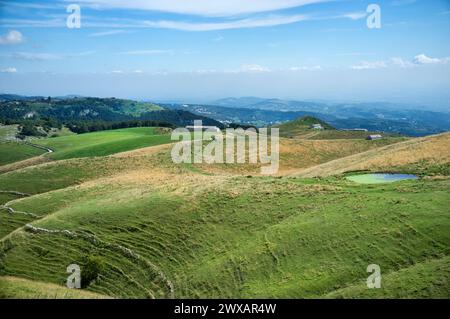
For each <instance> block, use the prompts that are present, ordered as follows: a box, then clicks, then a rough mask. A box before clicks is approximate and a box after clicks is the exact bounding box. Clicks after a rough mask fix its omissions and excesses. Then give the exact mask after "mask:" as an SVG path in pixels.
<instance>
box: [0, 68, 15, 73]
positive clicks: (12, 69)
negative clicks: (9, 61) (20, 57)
mask: <svg viewBox="0 0 450 319" xmlns="http://www.w3.org/2000/svg"><path fill="white" fill-rule="evenodd" d="M0 72H1V73H17V69H16V68H12V67H10V68H5V69H2V70H0Z"/></svg>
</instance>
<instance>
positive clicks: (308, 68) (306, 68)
mask: <svg viewBox="0 0 450 319" xmlns="http://www.w3.org/2000/svg"><path fill="white" fill-rule="evenodd" d="M320 70H322V67H321V66H320V65H315V66H293V67H291V68H289V71H320Z"/></svg>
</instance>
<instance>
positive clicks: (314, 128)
mask: <svg viewBox="0 0 450 319" xmlns="http://www.w3.org/2000/svg"><path fill="white" fill-rule="evenodd" d="M310 128H312V129H313V130H323V126H322V124H313V125H311V126H310Z"/></svg>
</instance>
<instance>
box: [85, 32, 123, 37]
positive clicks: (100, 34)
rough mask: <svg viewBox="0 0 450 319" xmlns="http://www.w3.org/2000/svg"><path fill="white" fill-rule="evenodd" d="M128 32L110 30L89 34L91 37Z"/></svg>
mask: <svg viewBox="0 0 450 319" xmlns="http://www.w3.org/2000/svg"><path fill="white" fill-rule="evenodd" d="M126 32H127V31H125V30H109V31H102V32H95V33H91V34H89V36H90V37H105V36H108V35H115V34H122V33H126Z"/></svg>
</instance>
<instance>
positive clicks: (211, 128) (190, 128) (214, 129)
mask: <svg viewBox="0 0 450 319" xmlns="http://www.w3.org/2000/svg"><path fill="white" fill-rule="evenodd" d="M186 128H187V129H188V130H189V131H191V132H193V131H194V130H202V131H206V130H210V131H216V132H220V129H219V128H218V127H217V126H204V125H201V126H195V125H187V126H186Z"/></svg>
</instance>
